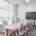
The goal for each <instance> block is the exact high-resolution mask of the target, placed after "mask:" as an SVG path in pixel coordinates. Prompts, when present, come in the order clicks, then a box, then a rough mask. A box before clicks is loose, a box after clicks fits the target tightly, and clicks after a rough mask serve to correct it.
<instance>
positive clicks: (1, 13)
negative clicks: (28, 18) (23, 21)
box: [0, 0, 13, 24]
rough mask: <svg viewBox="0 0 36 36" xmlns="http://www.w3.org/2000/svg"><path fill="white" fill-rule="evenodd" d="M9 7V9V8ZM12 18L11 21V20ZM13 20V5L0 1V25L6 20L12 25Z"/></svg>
mask: <svg viewBox="0 0 36 36" xmlns="http://www.w3.org/2000/svg"><path fill="white" fill-rule="evenodd" d="M8 7H9V8H8ZM9 18H10V19H9ZM12 19H13V4H11V3H8V2H6V1H4V0H0V24H3V23H2V21H3V20H6V21H8V22H9V23H8V24H11V23H12Z"/></svg>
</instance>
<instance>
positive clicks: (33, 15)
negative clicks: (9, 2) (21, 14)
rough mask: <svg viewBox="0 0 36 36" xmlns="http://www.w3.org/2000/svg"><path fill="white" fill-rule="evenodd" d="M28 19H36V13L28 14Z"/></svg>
mask: <svg viewBox="0 0 36 36" xmlns="http://www.w3.org/2000/svg"><path fill="white" fill-rule="evenodd" d="M26 19H36V12H26Z"/></svg>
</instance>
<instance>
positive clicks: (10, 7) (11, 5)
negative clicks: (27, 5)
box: [9, 3, 13, 11]
mask: <svg viewBox="0 0 36 36" xmlns="http://www.w3.org/2000/svg"><path fill="white" fill-rule="evenodd" d="M9 10H12V11H13V4H11V3H9Z"/></svg>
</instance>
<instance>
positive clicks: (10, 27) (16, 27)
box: [4, 22, 21, 30]
mask: <svg viewBox="0 0 36 36" xmlns="http://www.w3.org/2000/svg"><path fill="white" fill-rule="evenodd" d="M20 25H21V22H19V23H15V24H12V25H5V26H4V27H5V29H10V30H15V29H18V28H19V27H20Z"/></svg>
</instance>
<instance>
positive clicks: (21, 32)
mask: <svg viewBox="0 0 36 36" xmlns="http://www.w3.org/2000/svg"><path fill="white" fill-rule="evenodd" d="M22 27H23V24H21V25H20V28H19V29H18V30H19V35H23V34H24V33H25V32H26V31H24V30H23V29H22Z"/></svg>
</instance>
